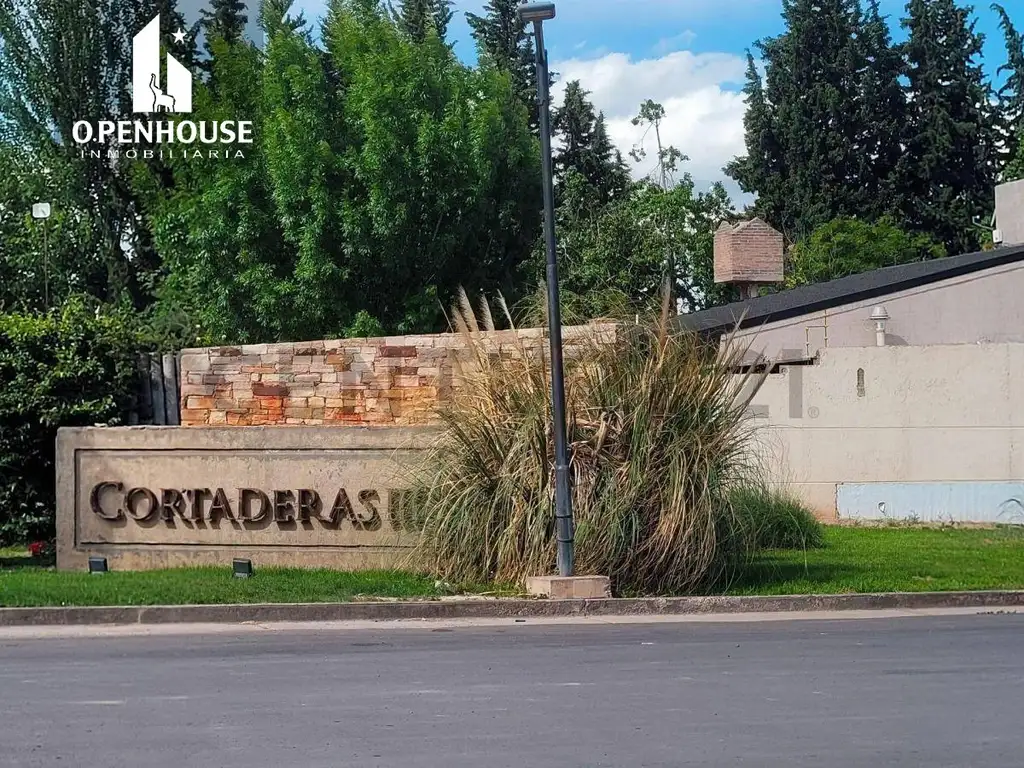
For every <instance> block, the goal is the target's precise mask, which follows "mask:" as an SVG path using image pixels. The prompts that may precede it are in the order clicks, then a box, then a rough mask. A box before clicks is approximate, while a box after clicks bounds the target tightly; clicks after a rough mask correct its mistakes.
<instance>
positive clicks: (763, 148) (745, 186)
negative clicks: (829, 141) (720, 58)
mask: <svg viewBox="0 0 1024 768" xmlns="http://www.w3.org/2000/svg"><path fill="white" fill-rule="evenodd" d="M759 48H760V50H761V52H762V54H763V53H764V48H763V47H761V46H759ZM743 93H744V95H745V96H746V104H747V111H746V114H745V115H744V116H743V128H744V134H745V143H746V148H747V154H746V155H744V156H743V157H737V158H735V159H734V160H732V161H731V162H729V163H728V164H727V165H726V166H725V168H724V170H725V173H726V174H727V175H728V176H730V177H731V178H733V179H735V180H736V181H737V182H738V183H739V185H740V188H741V189H742V190H743V191H744V192H746V193H748V194H755V193H756V194H757V196H758V197H757V202H756V205H755V210H756V211H757V213H758V215H760V216H761V217H763V218H764V219H766V220H767V221H771V222H775V224H776V226H779V227H781V228H783V229H786V228H787V223H788V225H789V228H792V222H787V219H786V217H787V215H788V214H789V209H788V208H787V206H786V192H785V189H786V179H787V178H788V175H789V174H788V172H787V168H786V162H785V156H784V153H783V147H782V143H781V141H780V138H779V135H778V131H777V130H776V128H775V121H774V117H775V116H774V112H773V110H772V109H771V107H770V105H769V104H768V102H767V100H766V99H765V94H764V81H763V79H762V78H761V73H760V72H759V71H758V69H757V64H756V62H755V61H754V56H753V54H752V53H751V52H750V51H747V83H746V85H745V86H744V89H743Z"/></svg>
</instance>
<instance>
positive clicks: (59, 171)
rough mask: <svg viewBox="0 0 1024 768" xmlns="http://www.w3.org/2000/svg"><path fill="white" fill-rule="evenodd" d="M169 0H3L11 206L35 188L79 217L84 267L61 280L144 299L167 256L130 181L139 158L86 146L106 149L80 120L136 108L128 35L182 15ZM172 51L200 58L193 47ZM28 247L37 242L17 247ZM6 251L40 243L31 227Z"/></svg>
mask: <svg viewBox="0 0 1024 768" xmlns="http://www.w3.org/2000/svg"><path fill="white" fill-rule="evenodd" d="M173 9H174V3H173V2H169V0H160V2H155V3H154V2H151V1H150V0H110V1H109V2H105V3H92V2H83V3H78V2H75V3H70V2H61V0H38V1H32V2H30V1H29V0H8V1H7V2H4V3H0V144H2V145H3V147H4V150H3V152H4V156H3V157H0V163H4V164H5V167H9V166H8V165H7V164H8V163H13V164H14V165H15V166H19V167H18V168H17V169H16V170H18V171H23V172H19V173H18V174H17V178H18V179H20V180H21V181H22V182H23V184H22V186H21V187H20V188H19V189H17V190H15V189H12V188H11V179H9V178H8V179H5V184H6V185H7V187H8V189H9V190H10V191H9V192H8V194H9V195H10V197H6V198H5V201H4V202H5V205H8V206H10V207H11V208H12V209H14V210H15V212H16V213H17V212H20V213H17V215H19V216H20V215H21V213H23V212H24V205H25V203H26V202H29V201H32V200H31V198H36V199H42V200H45V201H48V202H51V203H52V204H53V207H54V211H55V214H56V213H59V214H60V215H62V216H64V217H65V218H64V223H65V224H66V223H68V222H73V223H74V230H75V236H74V240H73V247H74V248H76V249H77V252H78V256H77V257H78V258H79V259H80V260H81V270H80V272H78V271H72V272H70V273H68V274H66V275H64V277H63V278H62V280H63V282H64V283H65V284H67V285H68V286H70V284H71V283H75V284H76V285H77V287H78V288H80V289H81V290H85V291H88V292H89V293H90V294H92V295H93V296H96V297H97V298H100V299H103V300H108V301H114V300H117V299H118V298H119V297H120V296H122V295H125V294H127V295H129V296H130V297H131V299H132V301H133V303H134V304H135V305H136V306H137V307H142V306H145V305H146V304H147V303H148V302H149V301H150V300H151V294H152V289H153V286H154V284H155V282H156V281H157V279H158V278H159V275H160V267H161V265H160V259H159V256H158V254H157V253H156V251H155V250H154V248H153V245H152V240H151V237H150V233H149V229H148V224H147V221H146V220H145V218H144V216H143V210H142V204H141V199H140V196H139V193H138V191H137V189H136V188H135V186H134V184H133V181H132V176H133V174H134V172H135V170H136V169H135V164H134V163H132V162H126V161H124V160H122V161H121V162H117V163H114V162H111V161H110V158H108V157H107V154H106V150H107V148H108V147H106V146H99V145H96V146H91V147H89V148H90V149H99V150H102V151H100V152H98V153H97V154H99V156H98V157H97V156H93V155H92V154H91V153H90V152H88V151H86V152H84V153H83V152H82V151H81V150H80V149H79V147H78V146H77V145H76V144H75V143H74V142H73V140H72V128H73V126H74V124H75V123H76V122H77V121H79V120H88V121H90V122H92V123H94V124H95V123H96V122H98V121H100V120H112V119H118V118H124V117H127V116H130V115H131V111H132V109H131V68H132V59H131V50H132V38H133V37H134V35H135V34H136V33H137V32H138V31H139V29H141V28H142V26H143V25H144V24H145V23H147V22H148V21H149V20H150V19H151V18H152V15H153V14H154V13H155V12H157V11H161V12H163V13H164V14H165V15H166V19H165V24H164V26H163V30H164V36H165V38H168V37H169V35H170V31H171V29H172V27H173V26H174V25H175V24H178V23H179V21H180V17H179V16H176V15H175V13H174V11H173ZM176 54H178V55H179V57H180V58H181V59H182V60H183V61H184V62H186V63H188V62H189V61H191V60H192V54H191V53H190V52H189V50H188V49H185V50H184V51H180V50H176ZM37 172H42V173H43V178H42V179H40V178H39V177H38V173H37ZM5 175H6V174H5ZM159 178H160V177H159V174H158V175H157V180H158V181H159ZM44 181H45V183H44ZM4 215H5V216H7V215H8V214H4ZM52 224H53V225H54V226H57V225H58V222H52ZM62 243H64V241H63V240H61V239H60V238H57V239H55V241H54V246H55V248H56V249H59V248H62V247H71V242H70V241H69V242H67V243H64V245H62ZM22 247H26V248H28V249H29V250H22V251H15V249H17V248H22ZM4 250H5V258H6V259H8V260H10V259H14V260H17V261H19V262H20V263H21V264H22V265H27V264H29V263H30V262H31V261H32V259H33V258H36V256H35V255H34V254H37V253H39V252H41V249H37V247H36V245H35V244H34V240H31V239H29V240H26V239H24V238H14V239H12V240H11V241H8V242H7V243H5V249H4ZM53 255H54V258H55V262H60V261H61V259H64V260H69V259H70V258H71V256H70V253H69V252H63V255H62V253H61V252H59V251H54V253H53ZM34 271H36V272H39V273H42V269H38V268H34ZM39 306H41V305H39Z"/></svg>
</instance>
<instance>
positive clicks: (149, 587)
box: [0, 527, 1024, 606]
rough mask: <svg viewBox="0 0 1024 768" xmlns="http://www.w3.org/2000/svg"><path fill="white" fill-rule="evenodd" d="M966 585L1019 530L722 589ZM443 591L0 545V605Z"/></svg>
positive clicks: (836, 552)
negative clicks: (163, 565)
mask: <svg viewBox="0 0 1024 768" xmlns="http://www.w3.org/2000/svg"><path fill="white" fill-rule="evenodd" d="M972 589H1024V530H1021V529H1014V528H997V529H985V530H981V529H965V528H943V529H935V528H931V529H929V528H897V527H885V528H869V527H854V528H836V527H830V528H828V529H827V530H826V535H825V546H824V547H823V548H821V549H811V550H807V551H791V550H789V551H778V550H776V551H771V552H766V553H765V554H764V555H762V556H761V557H760V558H759V559H758V560H757V561H755V562H754V563H752V564H751V565H750V566H749V567H748V568H747V570H746V571H745V572H744V573H743V574H742V576H741V577H740V578H739V579H738V580H737V581H736V582H735V583H734V584H733V585H732V586H731V588H730V589H729V590H728V592H729V593H730V594H741V595H754V594H763V595H784V594H808V593H818V594H826V593H828V594H836V593H844V592H918V591H949V590H972ZM443 594H448V592H446V591H443V590H442V588H440V587H438V586H437V585H436V584H435V582H434V580H433V579H432V578H429V577H423V576H417V575H413V574H409V573H403V572H399V571H372V572H363V573H345V572H339V571H307V570H301V569H290V568H279V569H274V568H263V569H261V568H259V567H258V565H257V570H256V576H255V578H253V579H234V578H232V577H231V569H230V568H186V569H177V570H168V571H148V572H135V573H118V572H111V573H107V574H104V575H102V576H91V575H89V574H88V573H81V572H78V573H61V572H57V571H55V570H53V569H51V568H42V567H39V566H38V565H35V564H34V563H33V561H32V560H31V559H30V558H29V557H28V556H27V553H25V552H22V551H18V550H3V549H0V606H41V605H175V604H182V603H194V604H195V603H206V604H209V603H263V602H266V603H297V602H309V603H315V602H343V601H349V600H353V599H370V598H375V597H376V598H430V597H439V596H441V595H443ZM501 594H510V592H509V591H508V590H503V591H501Z"/></svg>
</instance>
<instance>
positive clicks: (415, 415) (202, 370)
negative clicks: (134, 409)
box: [181, 324, 615, 426]
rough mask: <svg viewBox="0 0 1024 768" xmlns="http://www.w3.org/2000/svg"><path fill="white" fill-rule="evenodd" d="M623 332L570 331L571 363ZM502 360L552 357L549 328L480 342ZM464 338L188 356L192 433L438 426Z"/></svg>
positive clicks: (184, 399) (185, 391)
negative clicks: (588, 342) (585, 348)
mask: <svg viewBox="0 0 1024 768" xmlns="http://www.w3.org/2000/svg"><path fill="white" fill-rule="evenodd" d="M593 334H602V335H603V337H605V338H610V339H614V337H615V326H614V325H606V324H603V325H599V324H594V325H589V326H580V327H575V328H565V329H564V330H563V336H564V340H565V343H566V355H571V354H572V347H573V343H574V342H577V343H578V342H579V341H580V340H581V339H583V338H585V337H587V336H588V335H593ZM477 337H478V338H479V339H480V340H481V341H482V343H483V344H484V345H485V347H486V349H487V350H488V351H489V352H490V353H491V354H495V355H503V356H511V355H516V354H521V350H525V351H526V354H528V355H532V354H537V355H541V354H544V352H545V350H546V348H547V344H548V341H547V337H546V334H545V332H544V331H543V329H528V330H522V331H518V332H512V331H499V332H494V333H482V334H477ZM466 344H467V342H466V339H465V338H464V337H463V336H461V335H459V334H438V335H434V336H392V337H384V338H373V339H344V340H335V341H307V342H296V343H287V344H252V345H243V346H238V347H210V348H201V349H186V350H184V351H183V352H182V355H181V423H182V425H183V426H206V425H212V426H224V425H228V426H262V425H284V424H292V425H299V424H306V425H319V424H334V425H346V424H349V425H351V424H356V425H395V426H409V425H416V424H429V423H432V422H434V421H435V420H436V413H437V409H438V407H439V406H441V405H443V404H444V403H445V402H446V401H447V400H448V398H449V397H450V396H451V392H452V389H453V387H457V386H458V382H457V371H458V365H457V364H456V363H457V359H458V358H465V357H466V356H467V354H468V350H467V347H466Z"/></svg>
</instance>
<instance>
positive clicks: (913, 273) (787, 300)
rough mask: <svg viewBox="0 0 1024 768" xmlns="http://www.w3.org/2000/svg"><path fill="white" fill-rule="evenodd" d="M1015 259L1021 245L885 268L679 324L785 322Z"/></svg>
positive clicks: (721, 328)
mask: <svg viewBox="0 0 1024 768" xmlns="http://www.w3.org/2000/svg"><path fill="white" fill-rule="evenodd" d="M1018 261H1024V245H1020V246H1013V247H1009V248H997V249H994V250H991V251H981V252H978V253H969V254H962V255H960V256H949V257H946V258H943V259H934V260H930V261H918V262H913V263H910V264H900V265H897V266H893V267H883V268H881V269H876V270H872V271H870V272H863V273H861V274H859V275H850V276H848V277H842V278H839V279H838V280H831V281H829V282H826V283H817V284H814V285H805V286H801V287H799V288H791V289H789V290H785V291H780V292H779V293H775V294H770V295H768V296H760V297H758V298H756V299H748V300H746V301H739V302H734V303H732V304H726V305H723V306H721V307H712V308H711V309H706V310H703V311H701V312H694V313H692V314H689V315H680V316H678V317H677V322H678V323H679V326H680V327H681V328H682V329H685V330H690V331H694V332H697V333H701V334H706V335H711V336H713V335H717V334H722V333H725V332H727V331H730V330H732V329H733V328H740V329H743V328H751V327H754V326H760V325H764V324H766V323H772V322H779V321H782V320H789V319H791V318H793V317H799V316H801V315H806V314H810V313H812V312H819V311H822V310H826V309H831V308H833V307H839V306H843V305H846V304H854V303H857V302H860V301H866V300H868V299H874V298H878V297H880V296H887V295H890V294H893V293H898V292H900V291H905V290H909V289H912V288H918V287H920V286H923V285H929V284H931V283H937V282H940V281H942V280H948V279H951V278H955V277H961V276H963V275H967V274H971V273H973V272H980V271H982V270H985V269H991V268H993V267H1000V266H1004V265H1006V264H1012V263H1015V262H1018Z"/></svg>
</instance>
